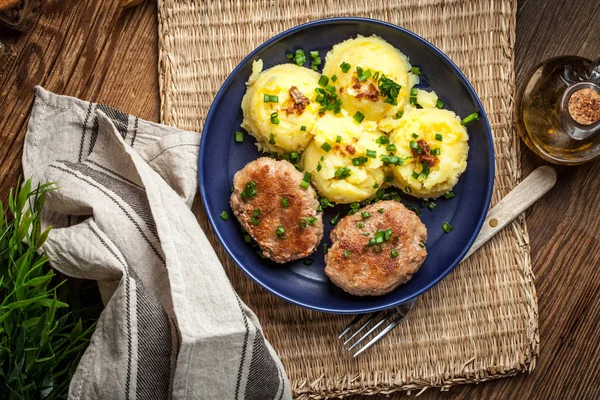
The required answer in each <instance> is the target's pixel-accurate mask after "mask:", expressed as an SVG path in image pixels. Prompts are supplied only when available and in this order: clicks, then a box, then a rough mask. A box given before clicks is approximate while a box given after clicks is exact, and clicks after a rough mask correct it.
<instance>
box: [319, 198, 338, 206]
mask: <svg viewBox="0 0 600 400" xmlns="http://www.w3.org/2000/svg"><path fill="white" fill-rule="evenodd" d="M320 203H321V205H322V206H323V207H334V206H335V204H333V203H331V202H330V201H329V200H327V199H326V198H325V197H321V200H320Z"/></svg>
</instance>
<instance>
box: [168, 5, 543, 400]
mask: <svg viewBox="0 0 600 400" xmlns="http://www.w3.org/2000/svg"><path fill="white" fill-rule="evenodd" d="M158 3H159V24H160V27H159V29H160V31H159V40H160V45H159V50H160V62H159V73H160V77H161V79H160V84H161V93H160V95H161V101H162V108H161V119H162V122H163V123H166V124H170V125H175V126H178V127H179V128H182V129H189V130H195V131H198V132H200V131H201V129H202V124H203V121H204V118H205V116H206V113H207V111H208V108H209V107H210V105H211V102H212V99H213V98H214V96H215V94H216V92H217V91H218V89H219V88H220V86H221V84H222V83H223V81H224V80H225V78H226V77H227V75H228V74H229V73H230V72H231V71H232V70H233V68H234V67H235V66H236V65H237V63H238V62H239V61H241V59H242V58H243V57H245V56H246V55H247V54H248V53H249V52H250V51H251V50H252V49H254V48H255V47H256V46H258V45H260V44H261V43H262V42H264V41H265V40H267V39H269V38H270V37H272V36H273V35H275V34H277V33H279V32H281V31H283V30H285V29H288V28H290V27H293V26H295V25H298V24H302V23H305V22H307V21H310V20H315V19H319V18H325V17H339V16H362V17H369V18H376V19H380V20H384V21H388V22H391V23H394V24H397V25H401V26H403V27H405V28H408V29H410V30H412V31H414V32H416V33H417V34H419V35H421V36H423V37H425V38H426V39H427V40H429V41H430V42H432V43H433V44H435V45H436V46H437V47H439V48H440V49H442V50H443V51H444V52H445V53H446V54H447V55H448V56H449V57H450V58H451V59H452V60H453V61H454V62H455V63H456V64H457V65H458V66H459V67H460V68H461V69H462V71H463V72H464V73H465V75H466V76H467V78H468V79H469V80H470V82H471V83H472V84H473V85H474V87H475V89H476V91H477V93H478V94H479V96H480V98H481V100H482V102H483V104H484V107H485V110H486V112H487V115H488V118H489V120H490V124H491V126H492V130H493V133H494V145H495V150H496V186H495V189H494V196H493V200H492V201H493V203H495V202H497V201H498V199H500V198H502V196H504V195H505V194H506V193H508V191H510V189H511V188H513V187H514V186H515V185H516V184H517V183H518V181H519V178H520V164H519V140H518V138H517V135H516V134H515V132H514V131H513V126H512V112H511V110H512V102H513V94H514V72H513V55H514V41H515V11H516V0H487V1H466V0H454V1H451V0H447V1H444V0H404V1H402V2H400V1H389V0H326V1H320V2H315V1H308V0H279V1H272V0H271V1H265V0H263V1H258V0H223V1H219V2H216V1H215V2H212V1H191V0H159V2H158ZM197 214H198V216H199V220H200V223H201V225H202V227H203V228H204V230H205V232H208V235H209V238H210V240H211V243H212V244H213V246H214V247H215V249H216V250H217V253H218V254H219V256H220V258H221V260H222V261H223V264H224V265H225V266H226V269H227V272H228V274H229V276H230V278H231V280H232V283H233V285H234V287H235V288H236V290H237V291H238V293H239V294H240V296H241V297H242V299H243V300H244V301H245V302H246V303H247V304H248V305H249V306H250V307H251V308H252V309H253V310H254V311H255V312H256V314H257V315H258V316H259V318H260V320H261V322H262V324H263V327H264V331H265V334H266V335H267V337H268V339H269V340H270V342H271V343H272V344H273V346H274V348H275V349H276V350H277V351H278V353H279V355H280V357H281V359H282V361H283V363H284V364H285V367H286V370H287V372H288V375H289V377H290V380H291V384H292V388H293V390H294V394H295V395H296V397H298V398H300V399H309V398H310V399H320V398H326V397H337V396H344V395H349V394H375V393H383V394H387V393H391V392H394V391H398V390H420V389H421V388H427V387H432V386H433V387H441V388H447V387H449V386H451V385H454V384H462V383H469V382H481V381H485V380H489V379H494V378H498V377H502V376H507V375H513V374H516V373H518V372H521V371H527V370H531V369H533V368H534V366H535V359H536V355H537V352H538V347H539V336H538V311H537V300H536V293H535V288H534V285H533V274H532V270H531V260H530V256H529V243H528V236H527V230H526V226H525V222H524V219H522V218H521V219H518V220H516V221H515V222H514V223H513V224H512V225H510V226H508V227H507V228H506V229H504V230H503V231H502V232H500V233H499V234H498V235H497V236H496V237H495V238H493V239H492V240H491V241H490V242H489V243H487V244H486V245H485V246H484V247H483V248H482V249H481V250H480V251H479V252H477V253H476V254H475V255H474V256H472V257H471V258H470V259H469V260H467V261H465V262H463V263H462V264H461V265H460V266H459V267H457V268H456V269H455V271H454V272H453V273H452V274H450V275H449V276H448V277H447V278H446V279H444V280H443V281H442V282H441V283H440V284H439V285H437V286H436V287H435V288H434V289H432V290H430V291H429V292H427V293H426V294H425V295H423V296H422V297H421V298H420V299H419V300H418V301H417V304H416V306H415V308H414V309H413V311H412V312H411V314H410V317H409V318H408V319H407V320H406V321H405V322H404V323H403V324H401V325H400V326H399V327H398V328H396V329H395V330H394V331H393V332H392V334H390V335H388V337H386V338H385V339H384V340H383V341H382V342H381V343H380V344H378V345H377V346H376V347H374V348H373V349H372V350H369V351H368V352H366V353H365V354H364V355H361V357H359V358H358V359H353V358H352V357H350V356H349V355H348V354H347V353H346V352H345V351H344V350H343V348H342V346H341V344H340V343H339V342H338V340H337V335H338V334H339V332H340V331H341V330H342V329H343V327H344V326H345V325H346V324H347V323H348V322H349V320H350V319H351V317H349V316H336V315H330V314H323V313H317V312H312V311H309V310H305V309H302V308H299V307H296V306H293V305H291V304H288V303H286V302H284V301H282V300H280V299H278V298H276V297H275V296H273V295H271V294H269V293H267V292H266V291H265V290H263V289H261V288H260V287H258V286H257V285H256V284H254V283H253V282H252V281H251V280H250V279H249V278H247V277H246V276H245V275H244V274H243V273H242V272H241V271H240V270H239V269H238V268H237V267H236V266H235V265H233V263H232V261H231V260H230V259H229V258H228V257H227V255H226V254H225V253H224V250H223V249H222V248H221V246H220V245H219V244H218V242H217V240H216V238H215V236H214V234H213V233H212V230H211V228H210V227H209V224H208V222H207V218H206V216H205V215H204V211H203V210H201V209H200V208H198V213H197Z"/></svg>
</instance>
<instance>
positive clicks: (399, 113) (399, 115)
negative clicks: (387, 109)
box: [395, 110, 404, 119]
mask: <svg viewBox="0 0 600 400" xmlns="http://www.w3.org/2000/svg"><path fill="white" fill-rule="evenodd" d="M403 115H404V111H402V110H400V111H398V112H397V113H396V116H395V119H400V118H402V116H403Z"/></svg>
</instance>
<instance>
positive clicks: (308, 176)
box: [302, 172, 312, 183]
mask: <svg viewBox="0 0 600 400" xmlns="http://www.w3.org/2000/svg"><path fill="white" fill-rule="evenodd" d="M302 180H303V181H306V182H309V183H310V181H311V180H312V174H311V173H310V172H304V177H303V178H302Z"/></svg>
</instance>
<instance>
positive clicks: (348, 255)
mask: <svg viewBox="0 0 600 400" xmlns="http://www.w3.org/2000/svg"><path fill="white" fill-rule="evenodd" d="M349 257H350V250H344V258H349Z"/></svg>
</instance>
